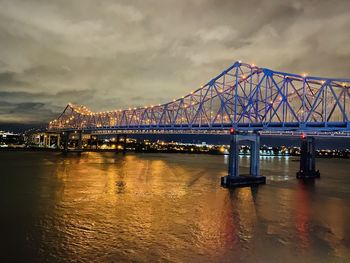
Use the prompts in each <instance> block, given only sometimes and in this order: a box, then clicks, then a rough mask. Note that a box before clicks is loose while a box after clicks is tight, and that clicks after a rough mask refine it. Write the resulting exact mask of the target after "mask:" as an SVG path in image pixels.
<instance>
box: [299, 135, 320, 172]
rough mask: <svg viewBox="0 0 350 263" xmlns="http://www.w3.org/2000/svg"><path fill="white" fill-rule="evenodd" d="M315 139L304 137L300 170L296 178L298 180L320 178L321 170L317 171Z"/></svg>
mask: <svg viewBox="0 0 350 263" xmlns="http://www.w3.org/2000/svg"><path fill="white" fill-rule="evenodd" d="M315 145H316V144H315V138H314V137H307V136H302V139H301V147H300V169H299V172H297V175H296V177H297V178H298V179H314V178H320V172H319V170H317V171H316V168H315V167H316V159H315V156H316V147H315Z"/></svg>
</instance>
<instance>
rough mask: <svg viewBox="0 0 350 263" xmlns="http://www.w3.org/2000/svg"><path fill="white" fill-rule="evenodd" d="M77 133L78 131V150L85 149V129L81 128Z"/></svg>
mask: <svg viewBox="0 0 350 263" xmlns="http://www.w3.org/2000/svg"><path fill="white" fill-rule="evenodd" d="M76 133H78V145H77V146H78V147H77V150H78V151H82V150H83V131H82V130H79V131H76Z"/></svg>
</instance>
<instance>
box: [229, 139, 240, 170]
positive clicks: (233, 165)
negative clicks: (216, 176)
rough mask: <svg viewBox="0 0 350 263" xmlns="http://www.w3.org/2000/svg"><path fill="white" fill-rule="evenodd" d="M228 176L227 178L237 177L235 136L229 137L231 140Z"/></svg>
mask: <svg viewBox="0 0 350 263" xmlns="http://www.w3.org/2000/svg"><path fill="white" fill-rule="evenodd" d="M228 176H229V177H236V176H239V144H238V136H237V135H231V139H230V150H229V160H228Z"/></svg>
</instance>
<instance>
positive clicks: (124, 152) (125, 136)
mask: <svg viewBox="0 0 350 263" xmlns="http://www.w3.org/2000/svg"><path fill="white" fill-rule="evenodd" d="M123 137H124V141H123V155H125V154H126V138H127V135H126V134H124V136H123Z"/></svg>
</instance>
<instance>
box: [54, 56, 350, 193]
mask: <svg viewBox="0 0 350 263" xmlns="http://www.w3.org/2000/svg"><path fill="white" fill-rule="evenodd" d="M349 118H350V79H334V78H322V77H311V76H307V75H306V74H303V75H298V74H290V73H285V72H279V71H274V70H270V69H267V68H260V67H257V66H255V65H251V64H247V63H242V62H240V61H237V62H235V63H234V64H233V65H232V66H230V67H229V68H227V69H226V70H224V71H223V72H222V73H221V74H219V75H218V76H216V77H215V78H213V79H211V80H210V81H209V82H208V83H207V84H205V85H203V86H202V87H200V88H199V89H196V90H194V91H192V92H190V93H189V94H187V95H186V96H183V97H181V98H179V99H174V100H173V101H171V102H168V103H164V104H159V105H150V106H145V107H139V108H129V109H124V110H115V111H108V112H92V111H90V110H89V109H88V108H86V107H85V106H78V105H73V104H71V103H70V104H68V105H67V106H66V108H65V109H64V111H63V113H62V114H61V115H60V116H59V117H58V119H56V120H53V121H51V122H50V123H49V127H48V133H49V136H48V137H49V141H50V136H51V135H53V134H54V133H56V134H55V135H56V136H57V138H58V141H59V140H60V138H61V136H62V135H64V136H63V138H64V150H65V151H66V152H67V151H68V145H69V140H70V136H71V135H70V134H72V133H78V134H79V135H78V150H79V151H81V150H82V137H83V136H82V134H83V133H87V134H95V135H96V134H112V133H113V134H117V135H118V141H119V135H123V136H125V137H124V142H125V141H126V135H127V134H130V133H216V134H217V133H222V134H225V133H226V134H227V133H230V134H231V142H230V156H229V165H228V176H224V177H222V178H221V183H222V185H223V186H226V187H236V186H247V185H254V184H263V183H265V181H266V178H265V177H264V176H261V175H260V169H259V152H260V151H259V149H260V133H273V132H277V133H279V134H289V133H290V132H292V133H294V132H297V133H298V132H299V133H301V134H302V136H301V140H302V144H301V157H300V170H299V171H298V172H297V178H300V179H314V178H318V177H319V176H320V173H319V171H318V170H316V168H315V138H314V137H311V136H310V135H312V134H316V135H320V134H331V135H338V134H340V136H348V135H349V134H350V122H349ZM50 133H51V135H50ZM306 134H307V135H308V136H306ZM244 141H246V142H249V143H250V145H251V147H250V153H251V158H250V173H249V175H248V176H240V174H239V148H238V147H239V144H240V143H242V142H244ZM58 144H59V143H58ZM124 149H125V145H124Z"/></svg>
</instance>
